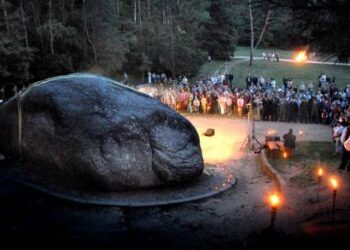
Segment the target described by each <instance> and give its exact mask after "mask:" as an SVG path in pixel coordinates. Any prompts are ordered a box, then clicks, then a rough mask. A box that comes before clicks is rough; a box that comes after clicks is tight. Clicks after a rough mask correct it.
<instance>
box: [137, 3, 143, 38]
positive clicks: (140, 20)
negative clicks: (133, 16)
mask: <svg viewBox="0 0 350 250" xmlns="http://www.w3.org/2000/svg"><path fill="white" fill-rule="evenodd" d="M138 7H139V24H140V39H141V41H142V29H143V28H142V16H141V0H138Z"/></svg>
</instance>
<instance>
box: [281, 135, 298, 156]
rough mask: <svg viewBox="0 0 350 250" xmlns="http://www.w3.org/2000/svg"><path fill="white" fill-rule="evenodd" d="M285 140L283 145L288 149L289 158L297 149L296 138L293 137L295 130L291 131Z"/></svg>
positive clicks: (285, 136)
mask: <svg viewBox="0 0 350 250" xmlns="http://www.w3.org/2000/svg"><path fill="white" fill-rule="evenodd" d="M283 139H284V144H283V145H284V147H285V149H286V153H287V155H288V156H289V155H291V154H292V152H293V150H294V149H295V140H296V136H295V135H293V130H292V129H289V132H288V133H287V134H284V135H283Z"/></svg>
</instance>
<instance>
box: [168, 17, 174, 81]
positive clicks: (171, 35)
mask: <svg viewBox="0 0 350 250" xmlns="http://www.w3.org/2000/svg"><path fill="white" fill-rule="evenodd" d="M169 13H170V12H169ZM172 20H173V19H172V16H171V14H169V24H170V25H169V29H170V55H171V74H172V78H173V79H175V48H174V46H175V41H174V32H173V23H172Z"/></svg>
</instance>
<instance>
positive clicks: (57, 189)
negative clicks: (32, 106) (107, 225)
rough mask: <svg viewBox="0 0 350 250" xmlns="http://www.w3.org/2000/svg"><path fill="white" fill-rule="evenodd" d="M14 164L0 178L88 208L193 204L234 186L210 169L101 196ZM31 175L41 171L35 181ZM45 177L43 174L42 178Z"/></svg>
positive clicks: (0, 170)
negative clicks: (178, 181)
mask: <svg viewBox="0 0 350 250" xmlns="http://www.w3.org/2000/svg"><path fill="white" fill-rule="evenodd" d="M29 166H30V165H28V164H23V163H19V162H17V161H8V160H1V161H0V177H2V178H5V179H8V180H11V181H13V182H15V183H18V184H20V185H24V186H26V187H28V188H31V189H34V190H37V191H39V192H42V193H44V194H46V195H48V196H51V197H56V198H59V199H63V200H67V201H71V202H75V203H81V204H90V205H101V206H119V207H152V206H164V205H172V204H179V203H185V202H190V201H196V200H200V199H204V198H208V197H211V196H214V195H217V194H220V193H222V192H224V191H226V190H228V189H229V188H231V187H233V186H234V185H235V184H236V178H235V176H234V175H233V173H230V171H229V170H227V169H223V168H219V167H216V166H213V165H210V166H209V165H208V166H206V170H205V173H203V174H202V176H200V177H199V179H197V180H196V181H194V182H192V183H188V184H182V185H178V186H175V187H174V186H172V187H167V186H165V187H162V188H158V189H147V190H141V191H140V190H134V191H115V192H103V191H96V190H92V189H91V188H89V187H87V186H82V185H81V184H78V183H76V181H74V180H72V179H70V177H68V176H66V175H64V174H63V173H52V172H50V168H45V167H39V166H33V165H32V166H30V167H29ZM33 169H34V171H40V173H41V177H40V178H38V177H36V176H37V175H34V174H33ZM43 173H45V174H43Z"/></svg>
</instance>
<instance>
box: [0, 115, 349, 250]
mask: <svg viewBox="0 0 350 250" xmlns="http://www.w3.org/2000/svg"><path fill="white" fill-rule="evenodd" d="M188 119H189V120H190V121H191V122H192V123H193V124H194V125H195V127H196V128H197V131H198V133H199V134H200V135H201V143H202V150H203V155H204V158H205V161H206V162H207V163H208V164H212V165H215V166H217V167H220V168H230V169H232V170H233V171H234V173H235V175H236V178H237V180H238V182H237V184H236V186H235V187H234V188H232V189H229V190H228V191H226V192H224V193H222V194H220V195H218V196H215V197H212V198H209V199H205V200H201V201H197V202H191V203H185V204H180V205H176V206H166V207H154V208H143V209H141V208H137V209H136V208H135V209H126V208H117V207H98V206H82V205H78V204H74V203H69V202H64V201H60V200H57V199H52V198H49V197H46V196H45V195H43V194H41V193H36V192H33V191H30V190H27V189H25V188H23V187H18V186H16V185H14V184H11V183H8V182H6V181H4V180H0V201H1V204H2V205H1V206H0V235H1V237H3V238H4V239H5V240H6V239H7V240H11V242H12V244H14V243H16V241H13V239H23V240H24V241H22V242H29V243H35V244H49V245H52V242H54V243H55V245H56V246H60V245H64V244H65V243H68V244H69V245H70V246H75V245H76V246H90V247H91V246H101V245H102V246H113V247H115V246H119V247H122V246H123V247H125V248H129V249H134V248H140V247H142V248H147V247H152V248H153V249H154V248H161V249H180V248H181V249H263V248H265V247H268V248H270V249H280V248H281V247H282V246H283V248H284V249H295V248H296V247H300V245H301V244H302V245H305V244H310V245H312V244H314V243H315V242H316V241H317V242H318V244H321V245H323V246H324V244H325V243H327V244H328V243H332V244H333V243H334V242H340V241H346V242H348V238H347V235H349V234H345V236H344V232H347V233H349V232H350V226H349V225H350V223H348V219H349V220H350V212H349V210H350V206H349V202H348V201H349V200H350V199H348V198H349V197H348V194H347V193H346V192H345V190H344V192H343V191H341V192H340V191H339V195H338V198H337V199H338V203H337V208H338V210H337V217H336V218H337V221H338V222H339V223H336V224H334V223H333V224H330V223H329V221H330V215H329V208H330V206H331V204H330V202H331V193H330V192H329V190H328V189H327V188H326V187H322V194H321V198H320V200H321V201H322V202H320V203H315V202H314V200H313V198H314V195H313V193H312V192H311V191H310V190H308V191H307V192H306V193H304V190H300V189H297V188H296V187H293V186H290V185H289V184H287V187H286V191H285V194H284V195H285V202H284V204H283V206H282V207H281V208H280V210H279V211H278V213H277V219H276V222H275V231H270V230H268V228H269V225H270V209H269V207H268V206H267V205H266V202H265V198H266V196H267V195H268V194H269V193H271V192H273V191H274V190H275V183H274V182H273V181H272V180H270V179H269V178H268V177H266V176H265V175H264V174H263V173H262V171H261V170H260V167H259V164H258V155H256V154H254V153H243V152H241V151H240V147H241V145H242V143H243V141H244V139H245V138H246V136H247V131H248V129H247V121H246V120H234V119H232V118H223V117H218V116H213V117H206V116H188ZM207 128H214V129H215V136H214V137H204V136H203V135H202V134H203V133H204V132H205V130H206V129H207ZM289 128H293V129H294V131H299V130H302V131H303V134H302V135H301V134H300V135H298V140H315V141H328V140H330V137H329V135H330V132H331V131H330V128H329V127H328V126H321V125H301V124H286V123H273V122H257V123H256V131H257V137H258V139H259V140H261V141H263V140H264V135H265V132H266V131H268V130H271V129H274V130H276V134H278V135H279V134H282V133H285V132H287V130H288V129H289ZM341 178H342V181H343V182H344V183H345V182H346V181H348V180H347V179H349V178H350V175H349V176H346V175H342V177H341ZM347 188H350V186H349V187H347ZM344 189H345V188H344ZM318 235H321V236H322V239H321V240H320V238H319V237H318ZM17 242H20V241H17ZM118 249H120V248H118Z"/></svg>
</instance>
